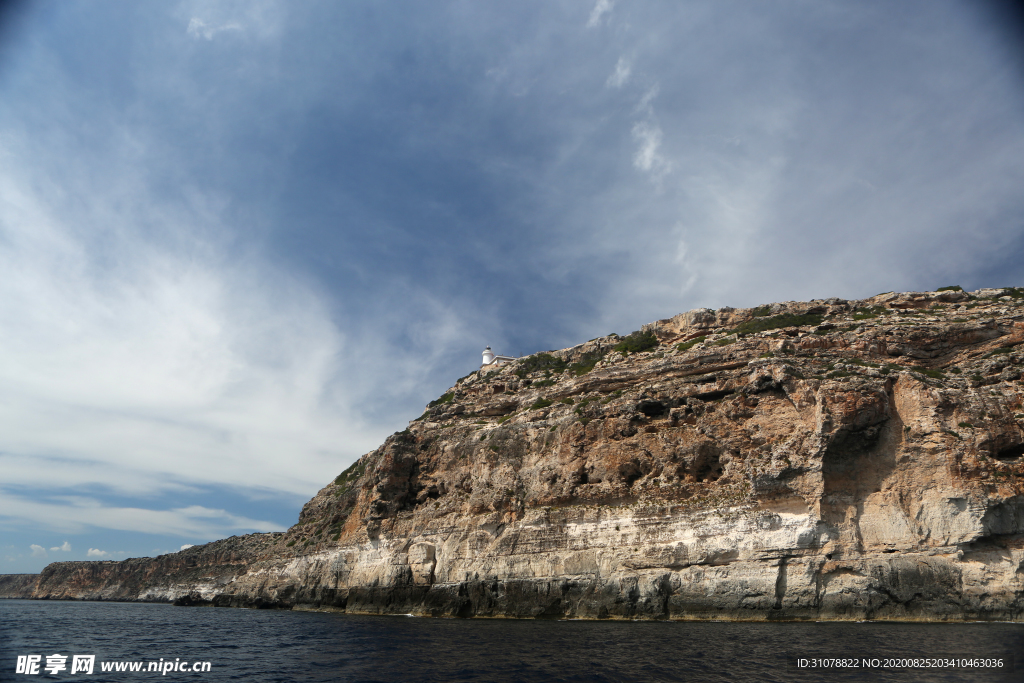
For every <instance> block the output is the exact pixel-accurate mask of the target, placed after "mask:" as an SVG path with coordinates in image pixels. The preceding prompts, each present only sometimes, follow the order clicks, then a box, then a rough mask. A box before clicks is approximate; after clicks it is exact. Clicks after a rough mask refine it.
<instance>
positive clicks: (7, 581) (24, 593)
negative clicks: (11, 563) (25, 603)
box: [0, 574, 39, 599]
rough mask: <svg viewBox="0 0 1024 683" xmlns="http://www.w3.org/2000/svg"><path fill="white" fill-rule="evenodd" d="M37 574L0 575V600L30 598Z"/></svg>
mask: <svg viewBox="0 0 1024 683" xmlns="http://www.w3.org/2000/svg"><path fill="white" fill-rule="evenodd" d="M38 578H39V575H38V574H0V599H4V598H31V597H32V593H33V590H34V589H35V586H36V579H38Z"/></svg>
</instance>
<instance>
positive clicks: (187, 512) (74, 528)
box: [0, 495, 284, 557]
mask: <svg viewBox="0 0 1024 683" xmlns="http://www.w3.org/2000/svg"><path fill="white" fill-rule="evenodd" d="M0 519H3V520H4V521H5V522H6V523H9V524H12V525H16V526H24V525H27V524H38V525H41V526H46V527H49V528H54V529H60V530H62V531H65V532H70V533H80V532H83V531H86V530H88V529H90V528H101V529H114V530H117V531H133V532H141V533H150V534H168V535H173V536H191V537H198V538H204V539H210V540H212V539H216V538H223V537H224V536H229V535H231V534H234V533H238V532H252V531H283V530H284V528H283V527H282V526H281V525H279V524H275V523H274V522H267V521H263V520H258V519H251V518H249V517H243V516H240V515H234V514H231V513H230V512H228V511H226V510H219V509H214V508H207V507H203V506H201V505H190V506H188V507H182V508H175V509H172V510H148V509H145V508H129V507H112V506H107V505H104V504H103V503H102V502H101V501H99V500H96V499H92V498H84V497H81V498H75V497H64V498H59V499H55V500H53V501H38V500H33V499H28V498H22V497H19V496H12V495H8V496H3V497H2V498H0ZM32 547H33V549H35V548H39V550H40V551H41V552H42V553H44V555H43V557H45V552H46V550H45V549H44V548H42V547H41V546H32Z"/></svg>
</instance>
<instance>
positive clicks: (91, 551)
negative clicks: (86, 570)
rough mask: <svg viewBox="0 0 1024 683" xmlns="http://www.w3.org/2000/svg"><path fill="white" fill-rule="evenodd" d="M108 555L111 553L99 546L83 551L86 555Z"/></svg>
mask: <svg viewBox="0 0 1024 683" xmlns="http://www.w3.org/2000/svg"><path fill="white" fill-rule="evenodd" d="M110 555H111V553H108V552H107V551H106V550H100V549H99V548H89V550H88V552H86V553H85V556H86V557H110Z"/></svg>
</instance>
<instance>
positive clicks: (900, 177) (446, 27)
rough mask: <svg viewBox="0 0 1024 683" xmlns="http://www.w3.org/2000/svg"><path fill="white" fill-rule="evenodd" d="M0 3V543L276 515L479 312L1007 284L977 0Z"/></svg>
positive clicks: (1019, 99) (1008, 240) (619, 309)
mask: <svg viewBox="0 0 1024 683" xmlns="http://www.w3.org/2000/svg"><path fill="white" fill-rule="evenodd" d="M0 18H2V20H3V26H2V32H0V37H2V39H0V45H2V47H0V274H2V277H0V435H2V436H0V473H2V475H0V572H34V571H39V570H40V569H41V568H42V567H43V566H45V565H46V564H47V563H48V562H50V561H53V560H60V559H85V558H87V557H108V558H121V557H127V556H141V555H151V554H156V553H160V552H167V551H173V550H177V549H178V548H180V547H181V546H182V545H184V544H190V543H191V544H196V543H202V542H206V541H209V540H213V539H216V538H221V537H224V536H228V535H232V534H238V533H247V532H250V531H256V530H261V531H265V530H275V529H284V528H286V527H288V526H289V525H290V524H292V523H293V522H294V521H295V519H296V518H297V514H298V510H299V508H300V507H301V505H302V503H303V502H305V501H306V500H307V499H308V498H309V497H310V496H311V495H312V494H313V493H315V492H316V491H317V490H318V489H319V488H320V487H321V486H323V485H324V484H325V483H326V482H328V481H329V480H330V479H331V478H333V477H334V476H335V475H336V474H337V473H338V472H340V471H341V470H343V469H344V468H345V467H346V466H347V465H348V464H350V463H351V462H352V461H353V460H354V459H355V458H357V457H358V456H360V455H362V454H363V453H365V452H367V451H369V450H372V449H373V448H375V447H376V446H377V445H378V444H379V443H380V442H381V441H382V440H383V438H384V437H385V436H386V435H388V434H390V433H391V432H394V431H397V430H401V429H403V428H404V427H405V426H406V424H407V423H408V421H409V420H410V419H412V418H414V417H416V416H418V415H419V414H420V412H421V411H422V408H423V406H424V404H425V403H426V402H427V401H429V400H431V399H433V398H435V397H437V396H438V395H439V394H441V393H442V392H443V391H444V390H445V389H446V388H447V387H449V386H451V384H452V383H453V382H454V380H455V379H456V378H458V377H461V376H462V375H465V374H467V373H468V372H470V371H472V370H473V369H475V367H477V365H478V364H479V358H480V352H481V350H482V349H483V347H484V346H485V345H488V344H489V345H491V346H492V347H494V348H495V350H496V351H498V352H499V353H506V354H515V355H522V354H527V353H532V352H535V351H539V350H545V349H552V348H561V347H564V346H569V345H572V344H575V343H579V342H581V341H586V340H587V339H590V338H592V337H595V336H598V335H602V334H607V333H609V332H618V333H622V334H624V333H627V332H629V331H631V330H634V329H637V328H638V327H640V325H642V324H643V323H646V322H650V321H652V320H655V319H658V318H665V317H669V316H671V315H674V314H676V313H679V312H682V311H685V310H689V309H692V308H697V307H701V306H708V307H712V308H718V307H721V306H726V305H730V306H753V305H758V304H762V303H766V302H771V301H779V300H801V299H808V298H817V297H829V296H841V297H846V298H856V297H864V296H870V295H872V294H876V293H878V292H882V291H888V290H894V289H896V290H924V289H934V288H936V287H939V286H943V285H949V284H961V285H963V286H964V287H967V288H977V287H983V286H1006V285H1018V286H1019V285H1024V274H1022V267H1021V265H1020V264H1021V262H1022V259H1021V252H1022V247H1024V192H1021V188H1022V187H1024V87H1022V85H1024V61H1022V58H1021V55H1022V53H1021V49H1020V48H1021V45H1020V42H1019V40H1018V36H1017V35H1015V34H1014V33H1012V32H1011V31H1009V30H1007V28H1008V24H1007V21H1006V17H1005V16H1002V15H999V14H998V13H996V12H993V11H992V8H991V6H989V5H986V4H982V3H977V2H953V1H947V0H927V1H920V2H901V3H891V2H871V1H867V2H865V1H860V0H858V1H857V2H830V1H828V0H815V1H813V2H811V1H796V0H794V1H786V0H782V1H780V2H772V3H763V2H739V1H737V2H731V1H729V0H711V1H707V2H627V1H626V0H617V1H615V2H612V1H611V0H596V1H595V0H579V1H568V0H567V1H565V2H552V1H550V0H545V1H544V2H519V3H497V2H431V3H414V2H394V3H376V2H346V3H335V2H315V1H313V0H309V1H306V2H301V3H299V2H274V1H270V0H267V1H265V2H177V3H174V2H168V3H122V2H101V1H94V2H79V3H62V2H39V3H33V4H30V5H23V6H21V8H20V10H19V11H16V12H7V13H6V14H4V15H0ZM1009 28H1016V27H1015V26H1013V25H1010V26H1009Z"/></svg>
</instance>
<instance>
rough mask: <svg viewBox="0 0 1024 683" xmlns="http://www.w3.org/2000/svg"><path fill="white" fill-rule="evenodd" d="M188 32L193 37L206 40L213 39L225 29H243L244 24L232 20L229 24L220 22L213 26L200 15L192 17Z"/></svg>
mask: <svg viewBox="0 0 1024 683" xmlns="http://www.w3.org/2000/svg"><path fill="white" fill-rule="evenodd" d="M186 30H187V32H188V34H189V35H190V36H192V37H193V38H205V39H206V40H213V38H214V36H216V35H217V34H218V33H223V32H225V31H241V30H242V25H241V24H238V23H236V22H230V23H227V24H220V25H217V26H211V25H210V24H207V23H206V22H205V21H203V20H202V19H199V18H198V17H192V18H191V19H189V22H188V29H186Z"/></svg>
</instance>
